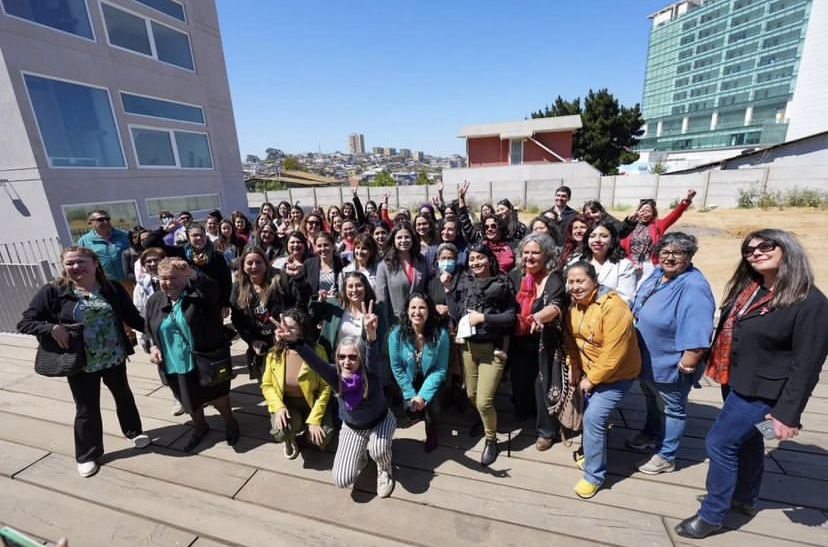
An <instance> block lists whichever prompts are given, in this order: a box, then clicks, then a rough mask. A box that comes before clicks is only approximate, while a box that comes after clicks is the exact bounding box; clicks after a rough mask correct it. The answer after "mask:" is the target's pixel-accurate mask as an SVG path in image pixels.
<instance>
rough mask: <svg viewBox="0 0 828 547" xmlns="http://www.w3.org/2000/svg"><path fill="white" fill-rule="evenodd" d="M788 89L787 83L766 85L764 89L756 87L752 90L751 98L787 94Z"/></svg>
mask: <svg viewBox="0 0 828 547" xmlns="http://www.w3.org/2000/svg"><path fill="white" fill-rule="evenodd" d="M790 89H791V86H790V85H788V84H782V85H777V86H774V87H766V88H765V89H757V90H755V91H754V92H753V100H754V101H761V100H762V99H770V98H772V97H781V96H783V95H788V94H789V93H790Z"/></svg>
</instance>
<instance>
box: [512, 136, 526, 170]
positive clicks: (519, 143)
mask: <svg viewBox="0 0 828 547" xmlns="http://www.w3.org/2000/svg"><path fill="white" fill-rule="evenodd" d="M521 163H523V139H510V140H509V165H520V164H521Z"/></svg>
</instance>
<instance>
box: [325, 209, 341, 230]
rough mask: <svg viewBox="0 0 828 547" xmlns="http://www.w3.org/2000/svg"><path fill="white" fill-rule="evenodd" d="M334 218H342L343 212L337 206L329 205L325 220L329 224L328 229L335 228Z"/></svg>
mask: <svg viewBox="0 0 828 547" xmlns="http://www.w3.org/2000/svg"><path fill="white" fill-rule="evenodd" d="M334 216H340V217H341V216H342V210H340V208H339V207H337V206H336V205H328V208H327V209H326V210H325V220H326V221H327V222H328V228H330V227H331V226H333V219H334Z"/></svg>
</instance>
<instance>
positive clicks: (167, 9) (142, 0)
mask: <svg viewBox="0 0 828 547" xmlns="http://www.w3.org/2000/svg"><path fill="white" fill-rule="evenodd" d="M135 2H138V3H139V4H144V5H145V6H147V7H149V8H152V9H154V10H156V11H160V12H161V13H163V14H166V15H169V16H170V17H175V18H176V19H178V20H179V21H183V22H185V23H186V22H187V18H186V17H185V15H184V6H183V5H181V4H179V3H178V2H173V1H172V0H135Z"/></svg>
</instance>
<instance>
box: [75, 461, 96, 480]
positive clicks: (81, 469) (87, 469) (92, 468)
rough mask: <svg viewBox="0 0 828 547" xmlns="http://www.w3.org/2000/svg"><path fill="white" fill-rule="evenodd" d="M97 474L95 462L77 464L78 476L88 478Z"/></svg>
mask: <svg viewBox="0 0 828 547" xmlns="http://www.w3.org/2000/svg"><path fill="white" fill-rule="evenodd" d="M97 472H98V463H97V462H83V463H79V464H78V475H80V476H81V477H83V478H88V477H91V476H92V475H94V474H95V473H97Z"/></svg>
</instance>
